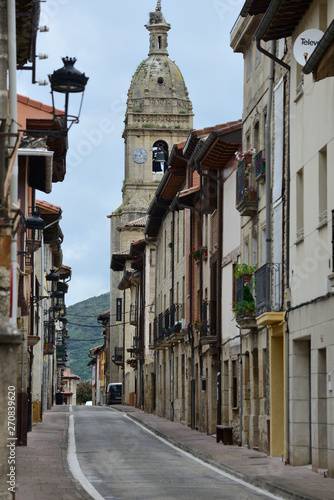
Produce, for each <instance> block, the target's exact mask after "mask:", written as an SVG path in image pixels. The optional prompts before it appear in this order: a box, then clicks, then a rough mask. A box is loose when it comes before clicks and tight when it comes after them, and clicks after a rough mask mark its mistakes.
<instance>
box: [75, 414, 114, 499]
mask: <svg viewBox="0 0 334 500" xmlns="http://www.w3.org/2000/svg"><path fill="white" fill-rule="evenodd" d="M69 410H70V415H69V424H68V448H67V462H68V466H69V468H70V471H71V473H72V474H73V476H74V477H75V479H76V480H77V481H79V483H80V484H81V486H82V487H83V488H84V489H85V490H86V491H87V493H88V494H89V495H90V496H91V497H92V498H93V499H94V500H104V498H103V496H101V495H100V493H99V492H98V491H97V490H96V489H95V488H94V486H93V485H92V483H90V482H89V481H88V479H87V478H86V476H85V475H84V473H83V472H82V470H81V467H80V464H79V461H78V457H77V451H76V446H75V435H74V417H73V408H72V406H70V408H69ZM109 498H112V497H109Z"/></svg>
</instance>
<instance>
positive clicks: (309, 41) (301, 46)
mask: <svg viewBox="0 0 334 500" xmlns="http://www.w3.org/2000/svg"><path fill="white" fill-rule="evenodd" d="M322 36H323V32H322V31H320V30H316V29H311V30H306V31H303V33H301V34H300V35H299V36H298V37H297V38H296V41H295V43H294V45H293V55H294V57H295V59H296V61H297V63H299V64H300V65H301V66H305V64H306V62H307V60H308V58H309V57H310V55H311V54H312V52H313V51H314V49H315V48H316V46H317V45H318V43H319V40H320V39H321V38H322Z"/></svg>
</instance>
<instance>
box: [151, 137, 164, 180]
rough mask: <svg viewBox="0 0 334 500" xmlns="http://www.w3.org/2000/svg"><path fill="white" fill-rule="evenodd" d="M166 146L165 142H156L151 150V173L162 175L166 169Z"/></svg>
mask: <svg viewBox="0 0 334 500" xmlns="http://www.w3.org/2000/svg"><path fill="white" fill-rule="evenodd" d="M167 159H168V144H167V142H165V141H156V142H155V143H154V144H153V149H152V172H154V173H157V174H159V173H163V172H165V171H166V168H167Z"/></svg>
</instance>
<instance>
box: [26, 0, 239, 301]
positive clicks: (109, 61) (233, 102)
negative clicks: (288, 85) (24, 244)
mask: <svg viewBox="0 0 334 500" xmlns="http://www.w3.org/2000/svg"><path fill="white" fill-rule="evenodd" d="M156 3H157V2H156V0H122V1H119V0H96V1H95V2H92V1H91V0H47V1H46V2H45V3H41V8H42V13H41V20H40V21H41V22H40V25H47V26H49V28H50V31H49V32H48V33H40V34H39V35H38V38H37V53H46V54H48V56H49V58H48V59H46V60H41V61H39V60H37V71H36V73H37V74H36V79H43V80H44V79H47V80H48V78H47V75H48V74H50V73H52V72H53V71H54V70H56V69H58V68H60V67H62V65H63V64H62V61H61V57H64V56H69V57H76V58H77V62H76V65H75V66H76V67H77V68H78V69H79V70H80V71H82V72H84V73H85V74H86V76H88V77H89V81H88V84H87V87H86V92H85V96H84V102H83V108H82V112H81V117H80V123H79V124H77V125H73V127H72V128H71V130H70V133H69V146H70V148H69V151H68V154H67V174H66V177H65V180H64V182H62V183H57V184H53V188H52V193H50V194H49V195H47V194H45V193H40V192H38V193H37V198H39V199H44V200H46V201H48V202H50V203H54V204H56V205H60V206H61V208H62V210H63V214H62V220H61V228H62V231H63V233H64V242H63V245H62V249H63V253H64V261H63V263H64V264H65V265H67V266H70V267H71V268H72V281H71V283H70V287H69V292H68V294H67V297H66V303H67V305H72V304H75V303H76V302H80V301H82V300H85V299H88V298H90V297H93V296H98V295H100V294H102V293H105V292H108V291H109V288H110V287H109V276H110V228H109V219H108V218H107V215H109V214H110V213H112V212H113V211H114V210H115V209H116V208H117V207H118V206H119V205H120V204H121V187H122V184H123V179H124V143H123V139H122V132H123V127H124V123H123V121H124V116H125V104H126V96H127V91H128V88H129V86H130V82H131V78H132V75H133V74H134V72H135V70H136V68H137V66H138V64H139V63H140V62H141V61H142V60H143V59H145V58H146V57H147V53H148V50H149V33H148V31H147V30H146V29H145V27H144V25H145V24H147V23H148V19H149V12H150V11H154V10H155V7H156ZM161 3H162V12H163V14H164V16H165V19H166V21H167V22H168V23H170V24H171V30H170V31H169V34H168V50H169V57H170V59H171V60H173V61H175V62H176V64H177V65H178V66H179V68H180V70H181V72H182V74H183V77H184V79H185V83H186V85H187V87H188V90H189V96H190V99H191V101H192V104H193V109H194V113H195V116H194V128H203V127H208V126H212V125H216V124H220V123H225V122H227V121H233V120H238V119H240V118H241V114H242V101H243V58H242V55H241V54H233V51H232V49H231V47H230V31H231V29H232V27H233V25H234V23H235V21H236V19H237V17H238V15H239V12H240V10H241V7H242V5H243V3H244V2H243V1H241V0H206V1H204V0H162V2H161ZM18 93H20V94H23V95H26V96H28V97H30V98H32V99H36V100H39V101H42V102H44V103H45V104H51V95H50V87H49V86H48V87H40V86H38V85H32V83H31V74H30V72H28V71H21V72H18ZM70 101H71V98H70ZM56 104H57V107H58V108H63V107H64V101H62V100H60V101H58V102H57V103H56ZM72 111H73V112H75V110H74V109H73V110H72Z"/></svg>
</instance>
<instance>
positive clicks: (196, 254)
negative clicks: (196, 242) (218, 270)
mask: <svg viewBox="0 0 334 500" xmlns="http://www.w3.org/2000/svg"><path fill="white" fill-rule="evenodd" d="M190 255H191V256H192V258H193V259H194V260H200V258H201V255H202V256H203V257H207V256H208V247H207V246H206V245H203V246H199V247H198V248H196V249H195V248H193V250H192V252H191V253H190Z"/></svg>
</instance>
